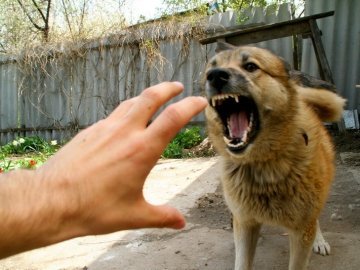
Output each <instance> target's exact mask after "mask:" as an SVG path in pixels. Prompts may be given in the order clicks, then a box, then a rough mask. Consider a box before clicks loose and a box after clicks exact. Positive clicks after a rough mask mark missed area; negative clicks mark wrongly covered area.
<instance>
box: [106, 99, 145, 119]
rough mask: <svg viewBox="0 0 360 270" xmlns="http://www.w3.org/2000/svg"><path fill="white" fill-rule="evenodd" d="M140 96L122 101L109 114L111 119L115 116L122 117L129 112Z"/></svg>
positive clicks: (116, 117)
mask: <svg viewBox="0 0 360 270" xmlns="http://www.w3.org/2000/svg"><path fill="white" fill-rule="evenodd" d="M137 98H138V97H134V98H131V99H127V100H125V101H123V102H121V103H120V105H119V106H117V108H116V109H115V110H114V111H113V112H112V113H111V114H110V115H109V118H110V119H113V118H115V120H119V119H121V118H122V117H123V116H124V115H125V114H127V113H128V112H129V110H130V109H131V107H132V106H133V105H134V104H135V103H136V100H137Z"/></svg>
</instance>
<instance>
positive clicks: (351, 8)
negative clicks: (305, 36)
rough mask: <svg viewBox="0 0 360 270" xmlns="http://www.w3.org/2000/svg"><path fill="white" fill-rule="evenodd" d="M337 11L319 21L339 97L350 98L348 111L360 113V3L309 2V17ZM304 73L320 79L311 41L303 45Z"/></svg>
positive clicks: (354, 0)
mask: <svg viewBox="0 0 360 270" xmlns="http://www.w3.org/2000/svg"><path fill="white" fill-rule="evenodd" d="M332 10H334V11H335V15H334V16H332V17H328V18H324V19H321V20H317V23H318V26H319V28H320V30H321V31H322V34H323V35H322V41H323V44H324V48H325V53H326V56H327V58H328V61H329V64H330V68H331V70H332V74H333V78H334V81H335V84H336V86H337V88H338V91H339V93H340V94H341V95H342V96H344V97H345V98H347V100H348V102H347V108H348V109H351V110H352V109H357V110H358V111H360V89H356V88H355V85H356V84H360V1H359V0H346V1H343V0H307V1H306V9H305V11H306V15H312V14H316V13H321V12H326V11H332ZM302 63H303V65H302V70H303V71H304V72H307V73H310V74H312V75H314V76H318V67H317V62H316V57H315V54H314V51H313V48H312V45H311V41H310V40H305V41H304V49H303V58H302Z"/></svg>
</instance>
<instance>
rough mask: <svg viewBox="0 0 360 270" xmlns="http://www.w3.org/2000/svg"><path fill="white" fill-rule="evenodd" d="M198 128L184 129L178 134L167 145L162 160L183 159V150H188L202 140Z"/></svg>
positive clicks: (184, 155) (184, 154)
mask: <svg viewBox="0 0 360 270" xmlns="http://www.w3.org/2000/svg"><path fill="white" fill-rule="evenodd" d="M200 131H201V129H200V127H196V126H194V127H191V128H186V129H185V130H184V131H181V132H179V133H178V134H177V135H176V137H175V138H174V139H173V140H172V141H171V142H170V143H169V145H168V146H167V147H166V149H165V150H164V153H163V155H162V156H163V157H164V158H183V157H186V156H187V154H186V153H185V152H184V150H185V149H190V148H192V147H194V146H196V145H198V144H200V143H201V142H202V140H203V139H204V138H203V136H202V135H201V133H200Z"/></svg>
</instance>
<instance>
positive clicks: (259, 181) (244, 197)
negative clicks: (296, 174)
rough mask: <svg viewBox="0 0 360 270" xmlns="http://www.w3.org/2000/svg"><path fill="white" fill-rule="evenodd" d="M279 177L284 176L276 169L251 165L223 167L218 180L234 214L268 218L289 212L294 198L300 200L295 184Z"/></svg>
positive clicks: (293, 203) (276, 217)
mask: <svg viewBox="0 0 360 270" xmlns="http://www.w3.org/2000/svg"><path fill="white" fill-rule="evenodd" d="M282 178H284V176H283V175H281V174H279V173H269V172H264V171H262V170H254V169H253V168H241V167H240V168H238V169H237V170H235V171H231V170H225V172H224V175H223V179H222V182H223V188H224V194H225V198H226V201H227V204H228V206H229V208H230V210H231V211H232V212H233V214H235V215H236V214H238V215H240V216H243V215H246V216H252V217H254V218H255V219H259V220H261V221H264V220H266V221H269V222H271V221H274V222H277V221H278V220H283V219H284V217H285V216H289V215H292V213H293V212H295V211H296V208H297V205H296V204H297V202H301V201H302V200H298V199H297V198H296V196H298V193H299V192H298V188H297V186H296V184H294V182H293V181H289V179H287V181H285V180H284V179H282ZM299 206H300V205H299ZM301 207H303V206H301Z"/></svg>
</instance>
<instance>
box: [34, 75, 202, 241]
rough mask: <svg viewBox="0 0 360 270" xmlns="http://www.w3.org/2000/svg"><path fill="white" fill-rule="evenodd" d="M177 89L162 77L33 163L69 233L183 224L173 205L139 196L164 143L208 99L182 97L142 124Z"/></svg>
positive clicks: (174, 84)
mask: <svg viewBox="0 0 360 270" xmlns="http://www.w3.org/2000/svg"><path fill="white" fill-rule="evenodd" d="M182 89H183V86H182V84H180V83H176V82H172V83H170V82H166V83H161V84H158V85H156V86H153V87H150V88H148V89H146V90H144V91H143V92H142V93H141V95H140V96H138V97H135V98H133V99H130V100H127V101H125V102H123V103H121V104H120V106H119V107H118V108H117V109H115V111H114V112H113V113H112V114H111V115H110V116H109V117H108V118H106V119H104V120H101V121H99V122H98V123H96V124H94V125H93V126H91V127H89V128H88V129H86V130H84V131H82V132H80V133H79V134H78V135H77V136H76V137H74V139H73V140H71V141H70V142H69V143H68V144H67V145H65V146H64V147H63V148H62V149H61V150H60V151H59V152H58V153H57V154H56V155H54V156H53V157H52V158H51V159H50V160H49V161H48V162H47V163H46V164H44V165H43V166H42V167H41V168H39V169H38V171H37V173H38V175H39V176H40V177H41V178H43V179H44V180H45V181H53V183H54V184H55V185H56V188H55V192H56V197H57V198H58V199H57V201H58V202H59V203H60V204H61V205H62V206H61V207H62V212H63V218H64V220H65V224H66V223H67V222H69V223H71V226H70V227H71V228H72V229H71V230H72V236H79V234H80V235H88V234H102V233H109V232H113V231H117V230H123V229H133V228H142V227H171V228H176V229H179V228H182V227H183V226H184V225H185V221H184V217H183V216H182V215H181V214H180V213H179V212H178V211H177V210H176V209H174V208H172V207H169V206H166V205H162V206H154V205H151V204H149V203H148V202H146V201H145V199H144V196H143V185H144V182H145V179H146V177H147V176H148V174H149V173H150V171H151V169H152V168H153V166H154V165H155V164H156V162H157V160H158V159H159V157H160V155H161V154H162V152H163V150H164V149H165V147H166V145H167V144H168V143H169V141H170V140H171V139H172V138H173V137H174V136H175V135H176V133H177V132H178V131H179V130H180V129H181V128H182V127H183V126H184V125H185V124H186V123H187V122H188V121H189V120H190V119H191V118H192V117H193V116H194V115H196V114H198V113H199V112H200V111H202V110H203V109H204V108H205V106H206V104H207V102H206V100H205V99H204V98H201V97H188V98H185V99H183V100H181V101H179V102H177V103H175V104H172V105H170V106H168V107H167V108H166V109H165V110H164V111H163V112H162V113H161V114H160V115H159V116H158V117H157V118H156V119H155V120H154V121H153V122H152V123H151V124H150V125H149V126H148V127H147V124H148V122H149V120H150V119H151V117H152V116H153V115H154V113H155V112H156V111H157V110H158V109H159V108H160V106H162V105H164V104H165V103H166V102H167V101H168V100H170V99H171V98H172V97H174V96H175V95H178V94H179V93H180V92H181V91H182ZM74 224H75V225H76V226H74ZM64 237H66V238H67V237H68V236H64Z"/></svg>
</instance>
